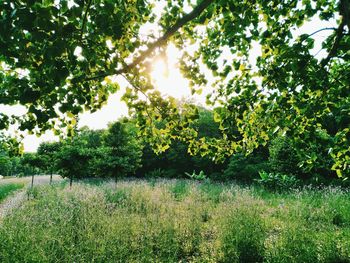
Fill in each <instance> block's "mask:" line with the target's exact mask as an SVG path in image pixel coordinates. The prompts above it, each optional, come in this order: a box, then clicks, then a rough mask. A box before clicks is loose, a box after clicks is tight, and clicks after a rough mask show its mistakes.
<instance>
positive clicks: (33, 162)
mask: <svg viewBox="0 0 350 263" xmlns="http://www.w3.org/2000/svg"><path fill="white" fill-rule="evenodd" d="M21 163H22V166H24V167H25V168H27V169H26V170H27V171H28V175H31V176H32V183H31V187H32V188H33V185H34V176H35V173H36V172H39V171H40V168H42V167H43V166H44V162H43V159H41V158H40V157H39V156H38V155H37V154H36V153H24V154H23V156H22V159H21Z"/></svg>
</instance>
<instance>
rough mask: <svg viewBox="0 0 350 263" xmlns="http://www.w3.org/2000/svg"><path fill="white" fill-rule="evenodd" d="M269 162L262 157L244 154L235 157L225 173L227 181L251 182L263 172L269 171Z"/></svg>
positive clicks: (230, 161)
mask: <svg viewBox="0 0 350 263" xmlns="http://www.w3.org/2000/svg"><path fill="white" fill-rule="evenodd" d="M268 169H269V167H268V162H267V161H266V160H265V159H264V157H262V156H259V155H258V156H256V155H255V154H254V155H253V154H252V155H248V156H245V155H244V154H242V153H238V154H235V155H233V156H232V157H231V158H230V160H229V164H228V166H227V168H226V170H225V171H224V177H225V178H226V179H233V180H237V181H242V182H251V181H253V180H254V179H256V178H257V177H258V176H259V172H260V171H262V170H268Z"/></svg>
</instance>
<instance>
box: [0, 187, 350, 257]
mask: <svg viewBox="0 0 350 263" xmlns="http://www.w3.org/2000/svg"><path fill="white" fill-rule="evenodd" d="M349 201H350V193H348V192H346V191H342V190H339V189H335V188H329V189H325V190H323V191H315V190H312V189H304V190H299V191H294V192H291V193H288V194H281V193H269V192H266V191H265V190H260V189H257V188H242V187H238V186H235V185H223V184H210V183H208V182H206V183H190V182H188V181H169V182H168V181H157V182H156V183H155V184H152V185H150V184H149V183H148V182H141V181H139V182H137V181H134V182H118V184H117V185H115V184H114V183H105V184H101V185H98V186H96V185H91V184H77V185H75V186H73V187H72V188H69V187H62V186H60V187H50V186H40V187H38V188H36V190H35V197H32V199H31V200H30V201H29V202H27V203H26V205H25V206H23V207H22V208H21V209H20V210H17V211H15V212H14V213H13V214H11V215H9V216H8V217H6V218H5V219H4V222H3V224H2V225H1V226H0V262H350V202H349Z"/></svg>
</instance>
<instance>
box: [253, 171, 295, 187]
mask: <svg viewBox="0 0 350 263" xmlns="http://www.w3.org/2000/svg"><path fill="white" fill-rule="evenodd" d="M259 175H260V178H259V179H257V180H256V181H257V182H258V183H260V184H261V185H262V186H263V187H265V188H267V189H269V190H284V191H286V190H289V189H292V188H295V187H297V186H298V185H299V184H300V183H299V180H298V179H297V178H296V177H295V176H292V175H286V174H280V173H267V172H264V171H262V172H260V173H259Z"/></svg>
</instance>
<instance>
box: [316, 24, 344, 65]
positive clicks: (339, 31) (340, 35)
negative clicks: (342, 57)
mask: <svg viewBox="0 0 350 263" xmlns="http://www.w3.org/2000/svg"><path fill="white" fill-rule="evenodd" d="M345 25H346V22H345V19H344V18H343V19H342V21H341V23H340V25H339V27H338V29H337V31H336V34H335V40H334V43H333V46H332V48H331V50H330V51H329V53H328V56H327V57H326V58H324V59H323V60H322V61H321V66H322V67H325V66H326V65H327V64H328V62H329V61H330V60H331V59H332V58H333V57H334V56H335V55H336V54H337V50H338V48H339V45H340V41H341V39H342V38H343V35H344V27H345Z"/></svg>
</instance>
